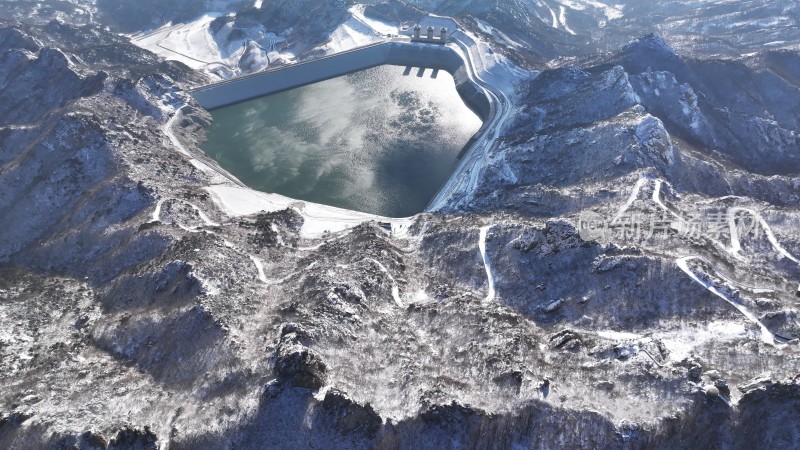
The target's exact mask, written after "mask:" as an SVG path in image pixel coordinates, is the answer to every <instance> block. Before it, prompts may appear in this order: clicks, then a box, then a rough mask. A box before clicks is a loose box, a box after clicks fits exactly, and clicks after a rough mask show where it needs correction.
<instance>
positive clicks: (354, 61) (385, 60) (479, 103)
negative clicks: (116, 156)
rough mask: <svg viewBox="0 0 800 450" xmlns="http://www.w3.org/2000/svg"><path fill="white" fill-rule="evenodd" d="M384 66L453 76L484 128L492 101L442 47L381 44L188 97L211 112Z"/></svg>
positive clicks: (213, 86)
mask: <svg viewBox="0 0 800 450" xmlns="http://www.w3.org/2000/svg"><path fill="white" fill-rule="evenodd" d="M385 64H387V65H394V66H410V67H423V68H428V69H439V70H444V71H447V72H448V73H450V74H451V75H452V76H453V79H454V80H455V83H456V89H457V91H458V93H459V95H460V96H461V98H462V99H463V100H464V103H465V104H466V105H467V106H468V107H469V108H470V109H472V110H473V111H474V112H475V114H477V115H478V117H480V118H481V120H483V122H484V123H485V124H486V123H489V122H490V119H491V117H492V116H493V115H494V108H495V107H494V104H493V101H492V100H491V98H492V97H491V96H490V95H488V93H487V92H486V91H485V90H484V89H483V88H482V87H481V86H479V85H478V84H477V83H475V82H474V81H473V80H472V78H471V77H470V73H469V70H470V69H469V68H468V67H467V65H466V64H465V61H464V59H463V58H462V57H461V55H460V54H459V53H458V52H456V51H455V50H453V49H452V48H450V47H447V46H445V45H436V44H422V43H409V42H403V41H389V42H381V43H378V44H373V45H368V46H365V47H359V48H356V49H353V50H349V51H345V52H341V53H336V54H334V55H330V56H325V57H322V58H318V59H315V60H312V61H307V62H302V63H298V64H292V65H289V66H286V67H280V68H277V69H273V70H267V71H264V72H259V73H256V74H252V75H248V76H244V77H241V78H237V79H234V80H227V81H221V82H218V83H214V84H210V85H207V86H203V87H200V88H197V89H193V90H191V91H190V94H191V95H192V97H194V98H195V100H197V101H198V103H200V105H202V106H203V107H204V108H205V109H208V110H213V109H217V108H221V107H224V106H228V105H232V104H235V103H239V102H243V101H247V100H251V99H254V98H258V97H262V96H265V95H270V94H274V93H277V92H281V91H285V90H289V89H293V88H297V87H301V86H305V85H308V84H313V83H317V82H320V81H324V80H328V79H331V78H336V77H339V76H342V75H347V74H350V73H353V72H358V71H361V70H365V69H369V68H372V67H377V66H380V65H385Z"/></svg>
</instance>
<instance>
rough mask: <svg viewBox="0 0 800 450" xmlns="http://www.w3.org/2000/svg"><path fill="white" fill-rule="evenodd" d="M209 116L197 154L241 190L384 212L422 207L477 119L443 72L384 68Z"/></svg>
mask: <svg viewBox="0 0 800 450" xmlns="http://www.w3.org/2000/svg"><path fill="white" fill-rule="evenodd" d="M211 114H212V116H213V119H214V123H213V124H212V126H211V127H210V129H209V130H208V136H207V137H208V140H207V142H206V143H205V144H204V146H203V150H204V151H205V153H206V154H207V155H208V156H209V157H211V158H214V159H215V160H216V161H217V162H219V164H220V165H221V166H222V167H223V168H224V169H226V170H227V171H228V172H230V173H231V174H233V175H234V176H236V177H237V178H238V179H239V180H241V181H242V182H243V183H244V184H246V185H247V186H249V187H251V188H253V189H256V190H259V191H263V192H274V193H278V194H282V195H285V196H287V197H291V198H295V199H299V200H306V201H311V202H316V203H323V204H326V205H331V206H337V207H340V208H346V209H352V210H357V211H362V212H367V213H372V214H378V215H383V216H388V217H406V216H411V215H414V214H417V213H419V212H422V211H423V210H424V209H425V207H426V206H427V204H428V202H429V201H430V200H431V198H432V197H433V196H434V195H435V194H436V192H437V191H438V190H439V188H440V187H441V186H442V184H443V183H444V182H445V181H446V180H447V179H448V178H449V176H450V174H451V173H452V171H453V170H454V169H455V166H456V164H457V162H458V160H457V157H458V155H459V153H460V152H461V150H462V149H463V148H464V146H465V145H466V144H467V142H468V141H469V139H470V138H471V137H472V136H473V134H475V133H476V132H477V131H478V129H479V128H480V127H481V125H482V122H481V120H480V119H479V118H478V116H477V115H475V113H473V112H472V111H471V110H470V109H469V108H468V107H467V106H466V105H465V104H464V102H463V101H462V99H461V98H460V97H459V95H458V93H457V92H456V86H455V83H454V80H453V77H452V76H451V75H450V74H449V73H448V72H446V71H444V70H432V69H425V70H422V69H418V68H409V67H403V66H392V65H382V66H378V67H374V68H371V69H366V70H363V71H360V72H355V73H352V74H349V75H345V76H342V77H338V78H333V79H330V80H326V81H321V82H319V83H315V84H311V85H307V86H304V87H300V88H296V89H292V90H288V91H283V92H279V93H277V94H272V95H268V96H264V97H260V98H256V99H254V100H249V101H245V102H242V103H237V104H234V105H231V106H225V107H222V108H218V109H215V110H212V111H211Z"/></svg>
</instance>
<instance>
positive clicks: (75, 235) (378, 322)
mask: <svg viewBox="0 0 800 450" xmlns="http://www.w3.org/2000/svg"><path fill="white" fill-rule="evenodd" d="M143 5H146V6H148V8H155V9H157V10H158V14H151V13H146V11H147V10H146V9H142V10H140V15H139V16H137V17H135V18H134V19H135V20H133V19H132V20H131V21H130V22H127V21H125V20H124V19H125V17H124V14H123V13H124V11H125V8H127V6H126V5H121V4H120V2H102V1H98V2H96V3H95V2H88V1H86V2H83V1H76V2H71V3H70V2H66V1H60V0H48V1H32V0H31V1H27V0H20V1H15V2H4V3H0V12H1V13H2V15H0V17H2V19H0V61H1V63H0V99H2V101H1V102H0V186H3V187H2V188H1V189H0V226H1V227H2V230H3V233H2V234H0V386H2V389H0V448H11V449H40V448H79V449H90V448H91V449H94V448H103V449H121V448H125V449H128V448H148V449H150V448H178V449H180V448H186V449H190V448H191V449H194V448H254V449H255V448H306V447H309V448H311V447H323V448H414V449H418V448H637V449H638V448H676V449H677V448H797V447H800V427H799V426H798V423H800V422H799V421H798V420H797V419H798V414H797V410H798V405H800V403H799V402H800V386H799V385H798V382H797V367H798V351H797V349H798V346H797V344H798V337H800V319H798V306H797V305H798V303H797V302H798V300H797V297H796V295H797V294H796V293H797V284H798V282H799V281H800V266H798V264H800V260H798V258H800V232H798V230H800V209H799V206H798V205H800V149H799V148H798V146H799V145H800V142H799V141H798V136H797V130H798V124H799V123H800V111H798V109H797V107H796V105H797V104H798V102H799V101H800V55H799V54H798V53H797V52H796V51H794V50H792V48H794V46H795V45H796V43H797V39H798V38H800V34H799V33H798V32H797V29H796V28H795V25H794V23H795V22H794V21H796V19H797V6H796V5H795V4H794V3H791V2H771V3H769V4H768V5H763V4H757V3H755V2H749V1H745V0H742V1H733V2H732V1H726V2H723V1H716V2H712V1H695V2H683V3H676V2H655V3H652V2H640V1H636V2H634V1H627V2H625V1H620V2H617V3H615V4H613V5H611V4H609V5H605V4H602V3H600V2H594V1H591V2H590V1H578V0H574V1H571V2H555V1H544V0H543V1H541V2H527V1H526V2H523V1H500V0H498V1H496V2H463V1H462V2H455V1H441V2H436V1H430V2H417V3H411V2H409V3H401V2H397V1H393V2H376V3H374V4H370V5H357V6H356V5H352V4H345V3H339V2H268V1H267V0H264V1H263V2H259V3H258V4H252V5H251V4H246V5H245V4H238V3H236V2H210V3H204V4H202V5H201V4H198V3H195V2H173V3H171V4H170V5H169V7H164V8H158V7H157V6H158V5H156V4H150V3H147V4H143ZM187 8H188V9H187ZM191 8H199V9H198V10H193V9H191ZM78 10H80V11H83V13H80V14H79V13H77V11H78ZM186 11H191V14H195V15H194V16H191V17H183V16H182V14H188V13H186ZM427 11H430V12H434V13H438V14H449V15H453V16H456V17H458V19H459V20H460V21H461V22H462V23H464V24H465V26H466V27H467V32H466V33H469V36H468V37H470V36H471V37H470V39H474V42H473V45H472V47H471V48H470V49H469V50H468V51H470V52H473V53H475V61H474V64H475V65H476V71H477V72H478V73H479V74H480V75H481V76H482V77H483V79H484V80H486V81H487V83H492V84H493V85H494V88H495V89H496V90H497V95H498V96H502V97H503V99H504V102H505V103H504V104H503V107H504V114H503V117H502V118H504V119H505V121H504V122H502V123H501V125H498V127H497V128H496V129H494V130H493V133H494V135H493V136H492V138H493V139H490V141H491V142H489V145H487V146H486V153H485V154H482V155H481V159H479V162H480V164H477V165H476V166H475V167H474V172H471V173H470V175H471V176H470V177H469V182H465V183H460V184H456V185H455V186H454V188H453V190H452V192H451V193H450V196H449V197H448V199H447V202H446V204H445V205H444V206H443V207H442V208H440V210H439V211H438V212H436V213H425V214H420V215H418V216H416V217H414V218H410V219H405V220H397V221H393V222H391V223H388V222H384V223H379V221H382V219H380V220H378V219H375V218H374V217H367V216H364V215H360V214H358V213H345V212H335V213H333V212H331V211H330V210H328V209H325V208H324V207H322V206H319V205H313V204H309V203H302V202H294V201H291V200H283V203H281V202H280V201H279V200H277V199H276V198H275V197H270V196H268V195H265V194H260V193H256V192H253V191H250V190H248V189H246V188H244V187H242V186H241V185H239V184H237V183H235V182H234V181H232V180H231V179H229V178H228V177H227V174H226V173H225V172H224V171H222V170H221V169H219V168H217V167H216V166H215V165H214V163H213V162H211V161H210V160H208V159H206V158H204V157H203V156H202V154H201V153H202V152H201V151H200V150H199V149H198V144H199V143H200V142H201V141H202V140H203V138H204V137H203V135H204V132H205V130H206V129H207V128H208V126H209V124H210V120H211V118H210V115H209V114H208V112H207V111H204V110H203V109H202V108H200V107H199V106H198V105H197V104H196V103H195V101H194V100H193V99H192V98H191V97H190V96H188V95H187V94H186V90H187V89H188V88H190V87H193V86H199V85H203V84H205V83H207V82H209V81H210V80H211V79H213V77H214V76H221V77H232V76H238V75H239V74H242V73H249V72H253V71H257V70H260V69H262V68H263V67H265V66H267V67H268V66H269V65H270V64H273V61H279V64H290V63H292V62H295V61H297V60H302V59H304V58H311V57H314V56H316V55H320V54H324V53H330V52H333V51H337V50H341V49H345V48H348V46H353V45H359V43H362V42H370V39H372V37H373V36H377V34H379V32H378V31H376V29H377V28H378V27H381V30H383V31H384V32H385V31H386V30H391V29H392V27H395V28H399V27H402V25H403V23H402V22H403V21H407V20H418V18H419V17H421V15H424V14H426V12H427ZM229 13H234V15H228V14H229ZM415 16H416V18H415ZM409 17H411V18H412V19H408V18H409ZM768 17H769V18H770V19H769V20H767V18H768ZM182 19H186V20H182ZM171 21H174V23H170V22H171ZM123 29H125V32H129V33H134V32H135V34H133V35H122V34H119V32H120V31H122V30H123ZM652 31H656V32H659V35H652V34H647V33H649V32H652ZM573 33H574V34H573ZM148 39H150V40H148ZM778 41H782V43H779V44H778V43H774V42H778ZM132 42H133V43H132ZM770 42H772V43H773V44H771V45H767V44H769V43H770ZM159 45H161V46H159ZM170 45H175V46H176V47H170ZM143 47H145V48H143ZM163 47H167V49H164V48H163ZM150 48H152V49H153V50H155V51H157V52H158V54H156V53H153V52H151V51H149V50H148V49H150ZM158 49H161V50H158ZM607 50H608V51H607ZM162 51H163V52H162ZM712 56H713V57H712ZM165 57H167V58H169V60H165ZM206 58H208V59H206ZM176 60H177V61H176ZM192 61H194V62H192ZM212 63H213V64H212ZM214 74H216V75H214Z"/></svg>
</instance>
